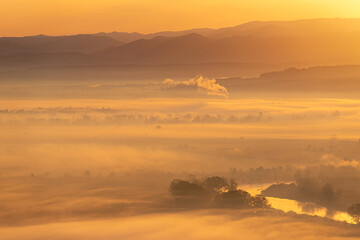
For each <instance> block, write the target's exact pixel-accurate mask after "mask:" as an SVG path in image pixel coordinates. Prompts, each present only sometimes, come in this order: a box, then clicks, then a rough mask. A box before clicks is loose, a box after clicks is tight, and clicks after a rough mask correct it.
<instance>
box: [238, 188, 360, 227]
mask: <svg viewBox="0 0 360 240" xmlns="http://www.w3.org/2000/svg"><path fill="white" fill-rule="evenodd" d="M272 184H273V183H270V184H251V185H242V186H240V188H241V189H244V190H246V191H247V192H249V193H250V194H251V195H257V194H260V193H261V190H264V189H266V188H267V187H269V186H270V185H272ZM267 199H268V200H269V202H270V204H271V206H272V207H273V208H275V209H279V210H282V211H284V212H295V213H297V214H306V215H310V216H319V217H328V218H331V219H333V220H335V221H340V222H346V223H350V224H355V222H354V221H353V220H352V218H351V217H350V216H349V214H347V213H346V212H339V211H337V212H329V211H328V209H327V208H325V207H321V206H319V205H317V204H315V203H311V202H304V203H303V202H298V201H295V200H290V199H283V198H275V197H267Z"/></svg>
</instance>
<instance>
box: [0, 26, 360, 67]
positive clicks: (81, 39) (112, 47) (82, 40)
mask: <svg viewBox="0 0 360 240" xmlns="http://www.w3.org/2000/svg"><path fill="white" fill-rule="evenodd" d="M196 31H199V32H202V33H203V34H199V33H196ZM184 33H189V34H186V35H181V34H184ZM116 34H118V35H119V36H120V35H126V36H128V37H129V36H132V37H133V39H136V38H138V37H142V38H143V39H138V40H135V41H132V42H129V43H127V44H122V43H120V42H119V41H117V40H115V39H113V38H111V37H108V36H99V34H97V35H96V34H95V35H75V36H59V37H49V36H43V35H39V36H33V37H24V38H2V39H0V41H4V40H6V41H11V42H12V43H14V44H18V45H21V46H23V47H26V49H24V50H18V49H21V47H18V48H16V46H15V45H14V44H13V46H12V47H11V46H9V47H8V49H13V50H11V51H9V50H8V52H7V54H13V53H15V54H16V55H14V56H9V57H8V58H4V57H2V58H0V62H1V63H2V64H3V65H2V66H3V67H4V66H5V67H6V66H13V65H19V66H21V65H26V66H41V64H43V62H45V64H48V63H47V62H46V61H40V60H39V57H40V56H42V58H43V57H44V56H45V54H43V55H39V53H47V54H51V53H60V52H62V53H65V52H69V53H70V52H79V53H89V54H87V55H83V56H81V57H76V58H71V59H67V58H64V54H63V55H61V54H54V55H52V56H51V57H50V55H47V57H46V58H47V59H50V60H51V61H50V62H52V63H53V64H59V65H72V64H75V65H88V64H90V65H118V64H122V65H124V64H151V65H160V64H163V65H164V64H166V65H167V64H195V63H196V64H204V63H265V64H270V63H271V64H274V63H275V64H288V65H289V64H293V65H297V66H309V65H313V66H314V65H335V64H336V65H345V64H359V63H360V48H359V47H358V43H359V42H360V19H315V20H299V21H289V22H250V23H246V24H242V25H240V26H237V27H232V28H223V29H219V30H211V29H194V30H188V31H180V32H161V33H155V34H147V35H144V34H138V33H131V34H125V33H112V35H116ZM100 35H101V34H100ZM163 35H166V36H163ZM169 35H170V36H169ZM177 35H180V36H177ZM109 36H111V35H109ZM154 36H155V37H154ZM149 37H153V38H150V39H147V38H149ZM128 40H129V39H128ZM7 44H11V43H9V42H8V43H7ZM28 48H32V49H35V50H36V52H31V51H28V50H27V49H28ZM20 53H26V57H24V54H20ZM32 58H34V59H32ZM27 61H28V62H27Z"/></svg>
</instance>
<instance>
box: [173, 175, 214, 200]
mask: <svg viewBox="0 0 360 240" xmlns="http://www.w3.org/2000/svg"><path fill="white" fill-rule="evenodd" d="M169 192H170V193H171V195H173V196H174V198H175V201H176V203H177V205H179V206H182V207H203V205H204V203H206V202H208V201H209V200H210V196H211V195H210V193H209V191H208V190H206V189H205V188H203V187H202V186H200V185H198V184H196V183H190V182H188V181H184V180H180V179H175V180H173V181H172V182H171V183H170V187H169Z"/></svg>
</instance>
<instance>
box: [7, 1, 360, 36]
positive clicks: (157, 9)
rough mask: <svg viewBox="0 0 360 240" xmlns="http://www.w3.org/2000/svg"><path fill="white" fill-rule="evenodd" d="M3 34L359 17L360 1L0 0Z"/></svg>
mask: <svg viewBox="0 0 360 240" xmlns="http://www.w3.org/2000/svg"><path fill="white" fill-rule="evenodd" d="M0 6H1V8H0V36H23V35H36V34H48V35H60V34H76V33H95V32H100V31H106V32H110V31H128V32H131V31H138V32H145V33H148V32H155V31H161V30H182V29H188V28H194V27H212V28H218V27H223V26H233V25H237V24H241V23H243V22H247V21H252V20H295V19H304V18H321V17H346V18H355V17H360V12H359V9H360V1H358V0H170V1H169V0H0Z"/></svg>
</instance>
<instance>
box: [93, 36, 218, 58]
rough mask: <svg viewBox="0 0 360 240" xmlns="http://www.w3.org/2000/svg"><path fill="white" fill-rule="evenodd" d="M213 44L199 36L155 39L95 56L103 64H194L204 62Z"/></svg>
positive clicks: (108, 50)
mask: <svg viewBox="0 0 360 240" xmlns="http://www.w3.org/2000/svg"><path fill="white" fill-rule="evenodd" d="M212 45H213V42H212V41H211V40H210V39H208V38H205V37H203V36H201V35H199V34H196V33H192V34H189V35H185V36H180V37H160V36H159V37H155V38H153V39H150V40H145V39H141V40H137V41H134V42H131V43H128V44H126V45H123V46H120V47H115V48H110V49H106V50H104V51H102V52H99V53H98V54H97V56H98V57H99V58H100V59H103V60H104V61H105V62H120V63H137V64H139V63H140V64H144V63H157V64H169V63H195V62H206V61H207V59H208V57H209V56H208V55H207V53H208V51H209V49H210V48H211V46H212Z"/></svg>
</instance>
